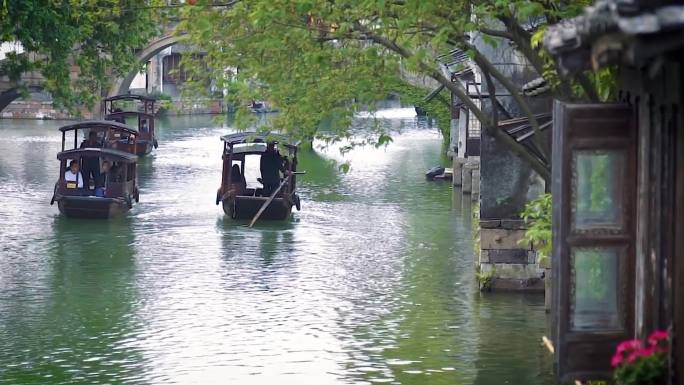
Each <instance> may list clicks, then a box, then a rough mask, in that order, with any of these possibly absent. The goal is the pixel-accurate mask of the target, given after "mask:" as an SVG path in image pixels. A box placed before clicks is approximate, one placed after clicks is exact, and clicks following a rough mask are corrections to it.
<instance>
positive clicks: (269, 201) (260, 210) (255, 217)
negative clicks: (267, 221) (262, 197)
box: [249, 174, 292, 227]
mask: <svg viewBox="0 0 684 385" xmlns="http://www.w3.org/2000/svg"><path fill="white" fill-rule="evenodd" d="M291 177H292V174H289V175H288V176H287V177H286V178H285V179H283V182H282V183H281V184H280V186H278V188H277V189H275V191H273V193H272V194H271V196H270V197H268V200H267V201H266V202H264V204H263V205H262V206H261V208H260V209H259V211H257V213H256V215H255V216H254V218H252V221H251V222H249V227H252V226H254V222H256V221H257V219H259V217H260V216H261V214H263V212H264V211H265V210H266V208H267V207H268V205H270V204H271V202H273V199H275V197H276V195H278V193H279V192H280V189H281V188H283V186H285V185H286V184H287V182H288V181H289V180H290V178H291Z"/></svg>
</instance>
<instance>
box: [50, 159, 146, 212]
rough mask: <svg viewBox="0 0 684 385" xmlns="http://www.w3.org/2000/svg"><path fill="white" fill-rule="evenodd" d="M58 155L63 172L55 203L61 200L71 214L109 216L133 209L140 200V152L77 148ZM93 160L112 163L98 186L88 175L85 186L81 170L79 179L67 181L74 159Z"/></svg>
mask: <svg viewBox="0 0 684 385" xmlns="http://www.w3.org/2000/svg"><path fill="white" fill-rule="evenodd" d="M57 159H58V160H59V161H60V171H59V172H60V174H59V179H58V181H57V183H56V184H55V193H54V196H53V198H52V201H51V204H53V203H54V202H57V203H58V207H59V210H60V212H61V213H63V214H65V215H67V216H70V217H85V218H109V217H112V216H115V215H118V214H121V213H123V212H126V211H128V210H130V208H131V207H132V206H133V200H135V201H136V202H137V201H138V188H137V182H136V174H137V169H136V167H137V159H138V157H137V156H136V155H133V154H130V153H127V152H123V151H118V150H113V149H107V148H76V149H71V150H67V151H62V152H60V153H58V154H57ZM93 160H95V162H96V164H97V165H99V166H100V167H101V166H102V165H103V164H107V165H109V166H110V167H106V168H105V169H101V170H102V174H101V175H102V179H101V181H99V182H98V181H95V186H94V187H95V188H94V189H92V188H91V186H90V185H89V183H88V180H87V179H85V178H84V179H85V180H84V184H83V185H82V187H81V185H80V184H79V182H78V177H81V178H83V176H81V175H80V174H81V173H80V171H78V172H77V173H76V174H77V175H78V177H76V178H74V179H75V180H72V181H67V179H66V177H65V174H67V173H68V172H69V164H70V163H71V162H72V161H73V162H78V164H83V163H86V162H88V161H93ZM74 167H76V166H74ZM72 172H73V171H72Z"/></svg>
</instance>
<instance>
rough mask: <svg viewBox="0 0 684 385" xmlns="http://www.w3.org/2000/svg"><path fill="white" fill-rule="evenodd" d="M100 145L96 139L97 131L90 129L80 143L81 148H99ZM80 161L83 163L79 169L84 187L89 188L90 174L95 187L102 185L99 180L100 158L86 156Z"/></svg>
mask: <svg viewBox="0 0 684 385" xmlns="http://www.w3.org/2000/svg"><path fill="white" fill-rule="evenodd" d="M100 147H102V143H100V142H99V141H98V140H97V132H95V131H90V132H89V133H88V139H85V140H84V141H83V142H82V143H81V148H100ZM81 163H82V164H83V166H82V168H81V170H82V171H83V178H85V179H84V181H85V183H84V186H83V187H84V188H85V189H90V176H91V175H92V177H93V182H94V184H95V188H97V187H102V185H103V183H102V181H101V180H100V179H101V178H100V158H93V157H88V158H83V159H82V160H81Z"/></svg>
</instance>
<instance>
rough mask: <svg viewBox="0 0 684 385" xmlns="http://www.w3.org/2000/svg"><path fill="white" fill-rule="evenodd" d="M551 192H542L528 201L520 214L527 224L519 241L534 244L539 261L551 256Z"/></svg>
mask: <svg viewBox="0 0 684 385" xmlns="http://www.w3.org/2000/svg"><path fill="white" fill-rule="evenodd" d="M551 206H552V205H551V194H542V195H540V196H539V197H538V198H537V199H534V200H532V201H530V202H528V203H527V204H526V205H525V209H524V210H523V212H522V213H521V214H520V216H521V217H522V219H523V220H524V221H525V224H526V225H527V230H526V231H525V238H524V239H523V240H522V241H521V242H525V243H531V244H533V245H534V247H535V249H536V250H537V254H538V256H539V262H540V263H541V262H542V261H543V260H545V259H546V258H548V257H549V256H551V234H552V232H551Z"/></svg>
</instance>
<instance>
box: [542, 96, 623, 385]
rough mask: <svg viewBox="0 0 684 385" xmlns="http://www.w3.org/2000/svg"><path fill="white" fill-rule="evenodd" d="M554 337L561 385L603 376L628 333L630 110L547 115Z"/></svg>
mask: <svg viewBox="0 0 684 385" xmlns="http://www.w3.org/2000/svg"><path fill="white" fill-rule="evenodd" d="M553 120H554V122H553V131H554V132H553V135H554V140H553V182H552V191H553V233H554V235H553V247H554V250H553V258H552V267H553V277H554V282H553V316H554V323H553V327H554V330H553V336H554V344H555V346H556V365H557V366H556V367H557V370H558V375H559V377H560V379H561V381H563V382H566V381H573V380H589V379H601V378H609V377H610V376H611V373H612V368H611V367H610V359H611V356H612V355H613V353H614V351H615V347H616V345H617V344H618V343H619V342H620V341H621V340H624V339H628V338H631V337H632V336H633V330H634V281H635V274H634V254H635V244H634V239H635V223H636V220H635V216H636V215H635V214H636V205H635V199H636V178H637V175H636V135H635V131H636V129H635V124H634V122H633V114H632V110H631V107H629V106H628V105H624V104H589V105H588V104H567V103H563V102H558V101H556V102H555V104H554V110H553Z"/></svg>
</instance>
